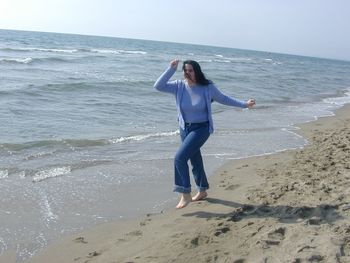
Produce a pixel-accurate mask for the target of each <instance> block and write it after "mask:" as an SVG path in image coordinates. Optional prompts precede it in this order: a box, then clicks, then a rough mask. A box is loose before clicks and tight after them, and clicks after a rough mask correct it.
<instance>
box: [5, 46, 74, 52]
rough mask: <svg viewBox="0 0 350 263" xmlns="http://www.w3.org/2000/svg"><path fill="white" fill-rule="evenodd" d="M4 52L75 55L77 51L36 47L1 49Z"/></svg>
mask: <svg viewBox="0 0 350 263" xmlns="http://www.w3.org/2000/svg"><path fill="white" fill-rule="evenodd" d="M1 50H4V51H22V52H26V51H30V52H33V51H39V52H56V53H75V52H78V50H77V49H58V48H37V47H18V48H3V49H1Z"/></svg>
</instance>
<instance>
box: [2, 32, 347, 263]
mask: <svg viewBox="0 0 350 263" xmlns="http://www.w3.org/2000/svg"><path fill="white" fill-rule="evenodd" d="M174 58H178V59H180V60H185V59H193V60H197V61H199V63H200V64H201V66H202V69H203V71H204V73H205V74H206V76H207V78H209V79H211V80H212V81H213V82H214V83H215V84H216V85H217V86H218V87H219V88H220V89H221V90H222V91H223V92H224V93H226V94H228V95H231V96H233V97H235V98H238V99H242V100H246V99H248V98H255V99H256V101H257V105H256V107H255V108H254V109H251V110H248V109H243V110H242V109H238V108H230V107H227V106H223V105H220V104H217V103H214V104H213V111H214V115H213V119H214V128H215V133H214V134H213V135H212V136H211V137H210V138H209V140H208V142H207V143H206V144H205V146H204V147H203V156H204V159H205V167H206V171H207V173H208V175H209V181H210V176H211V175H213V174H214V173H215V171H216V170H217V169H218V168H219V167H220V166H221V165H222V164H224V163H225V162H227V161H228V160H230V159H238V158H244V157H248V156H255V155H263V154H270V153H274V152H279V151H283V150H286V149H293V148H300V147H303V146H305V145H306V144H307V141H306V140H305V139H304V138H303V137H301V136H300V135H298V134H297V133H296V132H297V130H298V128H297V127H296V126H295V125H297V124H300V123H305V122H309V121H312V120H315V119H317V118H319V117H322V116H331V115H333V112H334V110H336V109H337V108H339V107H341V106H343V105H344V104H346V103H349V102H350V62H349V61H340V60H330V59H321V58H313V57H302V56H293V55H286V54H276V53H269V52H258V51H250V50H239V49H232V48H223V47H211V46H202V45H190V44H180V43H167V42H156V41H146V40H134V39H123V38H111V37H98V36H83V35H70V34H55V33H40V32H25V31H11V30H0V123H1V125H0V199H1V202H0V222H1V224H0V255H1V254H3V253H4V252H5V251H6V250H10V249H12V250H15V251H16V255H17V260H18V261H23V260H25V259H28V258H30V257H31V256H33V255H34V254H35V253H38V252H39V251H41V250H42V249H43V248H45V247H46V246H47V245H48V244H51V243H52V242H54V241H56V240H58V239H59V238H62V237H64V236H67V235H71V234H74V233H78V232H79V231H82V230H84V229H87V228H89V227H92V226H94V225H97V224H101V223H105V222H110V221H114V220H123V219H130V218H135V217H138V216H142V215H145V214H146V213H159V212H161V211H164V210H167V209H169V208H172V207H173V206H175V204H176V201H177V195H176V194H175V193H173V192H172V187H173V156H174V154H175V152H176V149H177V147H178V146H179V143H180V139H179V132H178V124H177V114H176V108H175V99H174V97H173V96H172V95H169V94H164V93H160V92H158V91H156V90H155V89H154V88H153V84H154V82H155V80H156V79H157V78H158V77H159V76H160V75H161V73H163V71H165V69H166V68H167V67H168V65H169V62H170V60H172V59H174ZM175 78H182V73H181V71H180V70H178V71H177V72H176V74H175V76H174V77H173V79H175Z"/></svg>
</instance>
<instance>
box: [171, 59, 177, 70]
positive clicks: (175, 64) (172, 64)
mask: <svg viewBox="0 0 350 263" xmlns="http://www.w3.org/2000/svg"><path fill="white" fill-rule="evenodd" d="M178 65H179V60H178V59H174V60H172V61H170V66H171V67H172V68H173V69H175V70H177V66H178Z"/></svg>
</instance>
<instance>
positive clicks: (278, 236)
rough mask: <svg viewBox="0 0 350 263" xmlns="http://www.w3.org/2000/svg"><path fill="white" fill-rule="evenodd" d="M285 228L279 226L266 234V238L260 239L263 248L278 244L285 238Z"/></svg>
mask: <svg viewBox="0 0 350 263" xmlns="http://www.w3.org/2000/svg"><path fill="white" fill-rule="evenodd" d="M285 233H286V229H285V228H284V227H279V228H277V229H275V230H273V231H271V232H269V233H268V234H267V238H268V239H264V240H261V244H262V246H263V248H265V249H266V248H269V247H270V246H278V245H280V244H281V242H282V241H283V240H284V238H285Z"/></svg>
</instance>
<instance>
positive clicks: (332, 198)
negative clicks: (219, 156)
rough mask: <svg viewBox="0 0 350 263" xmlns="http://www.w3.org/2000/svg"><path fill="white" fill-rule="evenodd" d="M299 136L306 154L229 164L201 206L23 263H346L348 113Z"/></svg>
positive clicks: (71, 242) (82, 236)
mask: <svg viewBox="0 0 350 263" xmlns="http://www.w3.org/2000/svg"><path fill="white" fill-rule="evenodd" d="M300 127H301V130H300V134H301V135H302V136H304V137H306V138H307V139H308V140H309V144H308V146H306V147H305V148H303V149H298V150H289V151H285V152H282V153H278V154H273V155H265V156H259V157H252V158H248V159H242V160H234V161H231V162H229V163H227V164H226V165H224V166H223V167H221V168H220V170H218V171H217V173H216V175H215V176H211V177H210V178H209V180H210V183H211V189H210V191H209V196H208V198H207V199H206V200H203V201H199V202H193V203H191V204H190V205H189V206H188V207H186V208H184V209H181V210H175V209H170V210H169V211H166V212H164V213H160V214H148V215H145V216H144V217H143V218H141V219H138V220H133V221H124V222H123V221H118V222H112V223H108V224H104V225H100V226H97V227H95V228H93V229H91V230H88V231H85V232H83V233H79V234H76V235H74V236H72V237H69V238H66V239H64V240H61V241H59V242H57V243H56V244H53V245H51V246H49V247H48V248H47V249H45V251H43V252H42V253H41V254H38V255H35V256H34V257H33V258H31V260H29V261H28V262H31V263H34V262H35V263H39V262H40V263H47V262H50V263H54V262H60V263H62V262H77V263H81V262H103V263H112V262H121V263H126V262H129V263H130V262H133V263H141V262H142V263H145V262H181V263H183V262H220V263H221V262H222V263H224V262H225V263H233V262H234V263H243V262H294V263H299V262H343V263H345V262H350V220H349V217H350V206H349V204H350V107H349V106H346V107H343V108H341V109H340V110H338V111H337V112H336V115H335V116H333V117H326V118H321V119H319V120H317V121H315V122H310V123H307V124H303V125H301V126H300ZM0 261H1V262H14V261H15V259H14V256H13V254H12V253H11V252H8V253H7V254H5V255H3V256H2V258H1V260H0Z"/></svg>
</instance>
